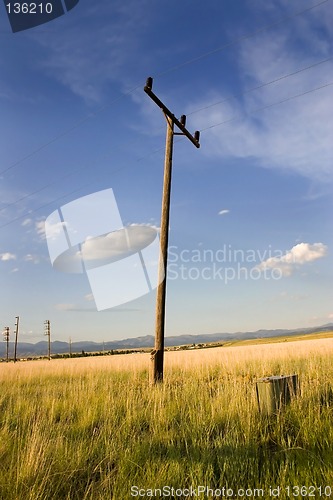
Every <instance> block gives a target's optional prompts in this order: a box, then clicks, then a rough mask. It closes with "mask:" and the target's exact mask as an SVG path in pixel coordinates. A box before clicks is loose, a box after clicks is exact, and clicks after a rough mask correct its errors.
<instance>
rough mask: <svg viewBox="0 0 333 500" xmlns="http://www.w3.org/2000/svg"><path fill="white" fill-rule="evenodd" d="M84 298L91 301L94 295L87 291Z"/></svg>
mask: <svg viewBox="0 0 333 500" xmlns="http://www.w3.org/2000/svg"><path fill="white" fill-rule="evenodd" d="M84 298H85V299H86V300H88V301H89V302H91V301H92V300H94V296H93V294H92V293H87V295H85V296H84Z"/></svg>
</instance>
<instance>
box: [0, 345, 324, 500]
mask: <svg viewBox="0 0 333 500" xmlns="http://www.w3.org/2000/svg"><path fill="white" fill-rule="evenodd" d="M332 358H333V339H331V338H323V339H318V340H303V341H298V342H297V341H296V342H282V343H274V344H263V345H243V346H234V347H222V348H215V349H207V350H198V351H195V350H193V351H179V352H167V353H166V356H165V380H164V383H163V384H162V385H159V386H157V387H150V386H149V385H148V366H149V354H132V355H123V356H110V357H94V358H78V359H64V360H52V361H33V362H20V363H16V364H13V363H8V364H6V363H2V364H1V367H0V472H1V473H0V497H1V499H4V500H13V499H15V500H30V499H31V500H38V499H43V500H44V499H45V500H51V499H68V500H76V499H78V500H84V499H94V500H98V499H103V500H104V499H105V500H106V499H117V500H126V499H130V498H172V497H171V496H170V495H169V496H167V495H164V497H162V496H160V495H159V492H158V491H157V492H156V495H155V496H153V493H154V492H153V491H151V490H149V488H150V489H156V488H163V486H168V487H169V488H170V489H167V490H166V489H165V490H164V493H171V487H173V488H174V489H175V490H176V489H177V491H174V493H175V495H174V497H173V498H189V496H188V493H190V491H186V490H185V488H190V487H191V486H192V488H197V487H198V486H202V487H209V488H211V490H210V491H208V492H207V491H206V493H202V494H200V495H198V494H197V496H196V497H195V496H192V498H265V499H266V498H274V497H273V494H272V493H270V491H271V490H270V488H277V487H280V490H279V491H278V490H273V493H274V492H275V493H278V495H276V496H275V497H276V498H279V499H285V498H304V497H305V498H311V497H313V498H331V497H332V498H333V448H332V443H333V419H332V417H333V387H332V386H333V364H332ZM290 373H298V375H299V378H300V383H301V397H299V398H298V399H295V400H294V401H293V402H292V403H291V404H290V406H288V407H287V408H286V409H285V411H283V412H282V413H281V414H280V415H278V416H275V417H271V418H270V419H267V418H266V417H264V416H262V415H260V414H259V412H258V408H257V401H256V393H255V381H256V380H257V379H258V378H261V377H263V376H269V375H280V374H290ZM132 486H137V487H138V488H141V489H142V491H140V492H139V490H138V489H137V488H134V489H132V490H131V487H132ZM296 486H299V487H301V486H303V487H304V488H303V490H299V491H298V490H297V489H295V488H294V489H292V488H293V487H296ZM326 486H331V487H332V490H330V489H328V488H326V490H324V487H326ZM223 487H225V488H228V489H229V490H228V491H227V489H225V490H223V489H222V488H223ZM240 488H242V489H244V490H245V489H247V488H248V491H247V492H246V493H245V492H244V494H242V490H241V491H240V492H238V493H239V494H238V493H237V490H238V489H240ZM288 488H290V489H289V490H288ZM319 488H322V489H321V490H320V489H319ZM219 489H220V490H219ZM231 489H232V490H233V494H231ZM181 490H183V491H181ZM212 490H216V491H215V493H214V494H213V491H212ZM331 491H332V493H331V494H330V492H331ZM139 493H140V496H139ZM161 493H163V492H161ZM197 493H198V492H197ZM135 495H136V496H135ZM325 495H326V496H325Z"/></svg>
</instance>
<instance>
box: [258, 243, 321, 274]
mask: <svg viewBox="0 0 333 500" xmlns="http://www.w3.org/2000/svg"><path fill="white" fill-rule="evenodd" d="M327 250H328V249H327V246H326V245H324V244H323V243H313V244H312V245H311V244H310V243H299V244H298V245H295V246H294V247H292V248H291V250H289V251H288V252H287V253H286V254H285V255H282V256H281V257H270V258H269V259H267V260H265V261H263V262H261V263H260V264H258V265H257V266H256V269H259V270H261V271H264V270H265V269H278V270H280V272H281V274H282V276H290V275H291V274H292V273H293V271H294V270H295V269H297V268H298V267H299V266H302V265H303V264H306V263H308V262H313V261H315V260H318V259H321V258H323V257H325V256H326V255H327Z"/></svg>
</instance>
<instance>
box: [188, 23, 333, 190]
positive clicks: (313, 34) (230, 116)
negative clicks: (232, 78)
mask: <svg viewBox="0 0 333 500" xmlns="http://www.w3.org/2000/svg"><path fill="white" fill-rule="evenodd" d="M304 23H305V24H304ZM323 24H324V21H322V20H321V19H320V18H319V17H309V19H307V21H306V22H305V21H302V20H299V21H298V19H296V20H295V22H294V23H293V25H295V26H296V28H295V32H292V33H291V32H290V30H287V29H284V27H283V26H282V27H280V29H279V30H276V32H275V31H274V30H273V34H274V36H272V33H271V31H270V32H269V33H268V32H267V33H266V32H264V33H261V34H258V36H256V37H252V38H251V39H249V40H247V41H244V42H243V43H242V44H240V45H239V48H238V58H237V63H238V76H239V80H240V82H241V85H242V90H243V91H246V90H248V89H251V88H254V87H256V86H260V85H262V84H263V83H265V82H270V81H272V80H274V79H277V78H279V77H281V76H285V75H287V74H289V73H292V72H295V71H297V70H299V69H302V68H305V67H307V66H310V65H312V64H314V63H317V62H319V61H321V60H325V59H326V58H328V57H329V56H330V54H329V50H328V46H327V43H324V42H323V40H322V38H323V36H322V33H323V31H322V30H323V29H324V28H323ZM324 38H325V39H326V42H327V40H329V39H330V38H332V36H331V35H328V34H325V37H324ZM327 83H333V62H332V60H330V61H327V62H325V63H323V64H320V65H317V66H314V67H313V68H311V69H308V70H307V71H302V72H299V73H297V74H295V75H293V76H292V77H289V78H285V79H282V80H279V81H277V82H276V83H273V84H271V85H268V86H266V87H263V88H260V89H258V90H256V91H253V92H246V93H245V94H243V95H238V96H235V98H233V99H231V100H230V99H229V100H225V99H228V98H229V97H230V93H227V92H226V91H225V92H224V91H223V90H222V91H221V90H219V91H218V90H217V89H214V88H211V89H210V90H209V92H208V93H207V97H206V98H204V99H202V100H201V102H197V103H192V104H191V107H190V108H189V109H191V110H194V109H196V108H197V109H198V108H200V107H205V106H209V104H211V103H212V95H215V98H214V100H215V101H216V102H217V101H223V100H224V102H223V103H222V104H220V105H218V106H214V107H207V108H206V109H203V110H202V112H200V113H196V114H195V115H193V117H192V120H193V121H194V127H196V128H199V129H201V130H203V132H202V134H203V136H204V142H205V144H206V147H205V148H203V149H202V153H203V154H206V155H209V156H215V157H222V158H230V157H234V158H240V159H249V158H251V161H252V162H256V163H257V164H258V165H260V166H262V167H265V168H274V169H280V170H284V171H285V172H294V173H297V174H300V175H302V176H304V177H307V178H309V179H312V180H316V181H328V180H329V181H333V161H332V160H333V155H332V146H331V144H332V135H333V116H332V113H331V105H330V103H331V100H332V92H333V86H329V87H326V88H322V89H321V90H317V91H315V92H310V93H307V92H309V91H311V90H313V89H315V88H319V87H321V86H324V85H326V84H327ZM220 88H221V87H220ZM303 93H306V94H305V95H303V96H299V97H295V98H294V96H297V95H300V94H303ZM281 101H285V102H281ZM272 104H274V105H273V106H271V105H272ZM265 107H266V109H263V108H265ZM223 122H225V123H223ZM219 123H223V124H222V125H219V126H217V127H213V128H210V127H211V126H213V125H216V124H219ZM205 129H207V130H206V132H205Z"/></svg>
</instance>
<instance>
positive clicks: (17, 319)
mask: <svg viewBox="0 0 333 500" xmlns="http://www.w3.org/2000/svg"><path fill="white" fill-rule="evenodd" d="M15 320H16V321H15V347H14V363H16V360H17V357H16V356H17V340H18V333H19V322H20V317H19V316H16V317H15Z"/></svg>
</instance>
